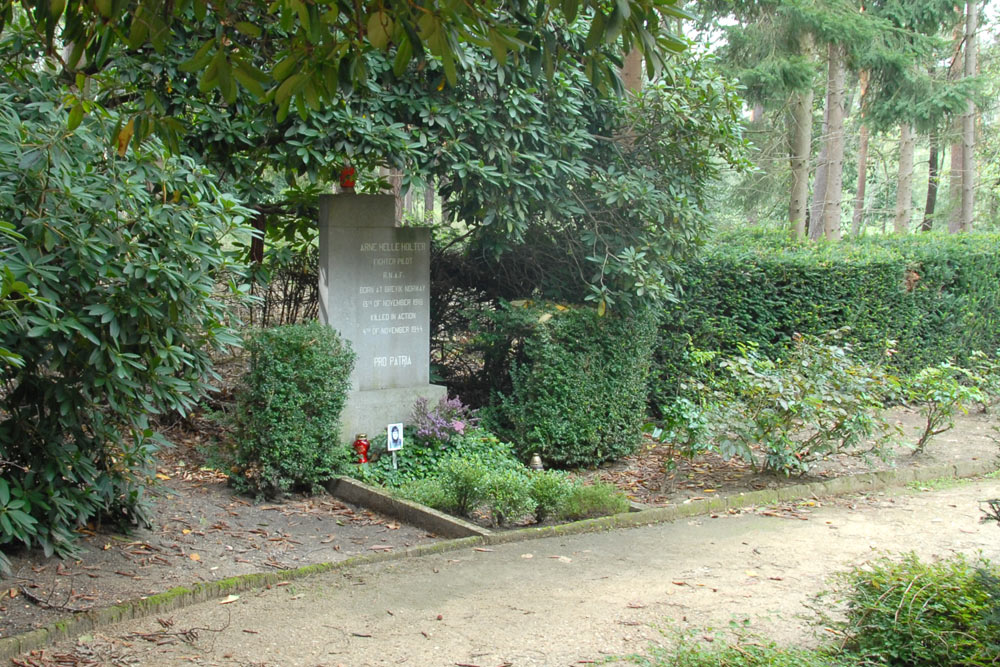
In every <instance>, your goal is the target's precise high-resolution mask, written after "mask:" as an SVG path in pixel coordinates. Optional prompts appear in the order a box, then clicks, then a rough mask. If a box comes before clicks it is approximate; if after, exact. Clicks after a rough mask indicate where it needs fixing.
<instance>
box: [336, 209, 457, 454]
mask: <svg viewBox="0 0 1000 667" xmlns="http://www.w3.org/2000/svg"><path fill="white" fill-rule="evenodd" d="M394 221H395V200H394V198H393V196H392V195H357V194H353V193H347V194H338V195H324V196H322V197H320V219H319V319H320V321H321V322H323V323H324V324H327V325H329V326H331V327H333V328H334V329H336V330H337V331H339V332H340V334H341V335H342V336H343V337H344V338H346V339H347V340H349V341H350V342H351V346H352V347H353V348H354V352H355V353H356V354H357V360H356V361H355V364H354V373H353V375H352V377H351V385H352V387H351V393H350V395H349V396H348V400H347V405H346V407H345V408H344V412H343V414H342V415H341V439H342V440H344V441H350V440H353V438H354V434H355V433H360V432H365V433H379V432H382V431H384V430H385V428H386V425H387V424H392V423H397V422H406V421H407V419H408V418H409V416H410V410H411V409H412V407H413V402H414V401H415V400H416V399H417V398H420V397H424V398H427V399H428V401H430V402H432V403H434V402H437V401H438V400H439V399H440V398H441V397H442V396H444V395H446V389H445V388H444V387H441V386H437V385H432V384H430V383H429V377H430V230H428V229H416V228H406V227H396V226H395V224H394Z"/></svg>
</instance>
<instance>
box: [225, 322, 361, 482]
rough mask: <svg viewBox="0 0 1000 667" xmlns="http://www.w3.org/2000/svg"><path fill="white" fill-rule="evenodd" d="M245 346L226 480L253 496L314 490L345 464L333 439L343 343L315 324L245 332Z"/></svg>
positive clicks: (343, 394) (347, 367) (345, 363)
mask: <svg viewBox="0 0 1000 667" xmlns="http://www.w3.org/2000/svg"><path fill="white" fill-rule="evenodd" d="M246 348H247V351H248V353H249V355H250V362H249V368H248V371H247V373H246V375H245V376H244V377H243V379H242V380H241V382H240V385H239V387H238V388H237V391H236V412H235V416H234V421H235V427H236V429H235V451H234V452H233V454H234V467H233V471H232V473H233V474H232V475H231V477H230V480H231V482H232V484H233V485H234V486H235V487H236V488H238V489H240V490H243V491H248V492H251V493H254V494H256V495H259V496H276V495H281V494H284V493H288V492H290V491H293V490H302V489H304V490H314V489H317V488H318V487H319V486H320V485H321V484H322V483H323V482H325V481H327V480H329V479H330V478H331V477H333V476H334V475H336V474H338V473H339V472H340V471H341V470H342V469H343V466H344V464H345V462H346V461H345V457H344V456H343V450H342V449H341V448H340V447H339V446H338V445H337V444H336V443H337V442H338V435H339V429H340V413H341V411H342V410H343V407H344V402H345V401H346V400H347V391H348V389H349V388H350V376H351V370H352V369H353V367H354V353H353V352H352V351H351V349H350V345H349V344H348V342H347V341H345V340H343V339H342V338H340V336H339V335H338V334H337V332H335V331H334V330H333V329H332V328H331V327H329V326H326V325H324V324H319V323H318V322H314V323H312V324H305V325H298V324H291V325H284V326H280V327H274V328H271V329H262V330H255V331H251V332H250V333H249V335H247V337H246Z"/></svg>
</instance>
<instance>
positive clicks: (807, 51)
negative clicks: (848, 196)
mask: <svg viewBox="0 0 1000 667" xmlns="http://www.w3.org/2000/svg"><path fill="white" fill-rule="evenodd" d="M799 48H800V50H801V52H802V55H803V56H805V57H806V58H807V59H809V60H812V52H813V37H812V35H811V34H809V33H808V32H807V33H804V34H803V35H802V36H801V37H800V38H799ZM812 107H813V89H812V86H808V87H807V88H806V89H805V90H802V91H798V92H795V93H792V98H791V111H790V113H789V125H790V135H791V142H790V146H789V156H788V157H789V162H790V166H791V170H792V192H791V196H790V198H789V202H788V223H789V225H788V226H789V231H790V233H791V236H792V238H793V239H795V240H797V241H801V240H803V239H805V237H806V210H807V209H806V206H807V205H808V200H809V156H810V155H811V153H812Z"/></svg>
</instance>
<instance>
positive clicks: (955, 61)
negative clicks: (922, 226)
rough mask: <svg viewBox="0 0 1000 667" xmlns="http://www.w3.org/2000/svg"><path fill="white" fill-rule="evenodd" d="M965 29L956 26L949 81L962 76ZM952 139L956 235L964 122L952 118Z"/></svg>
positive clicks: (951, 209)
mask: <svg viewBox="0 0 1000 667" xmlns="http://www.w3.org/2000/svg"><path fill="white" fill-rule="evenodd" d="M964 34H965V31H964V28H963V26H961V25H959V26H956V28H955V31H954V34H953V36H952V41H953V42H954V44H955V49H954V51H953V52H952V57H951V64H950V65H949V66H948V79H949V80H951V81H957V80H958V79H959V78H960V77H961V76H962V45H963V43H964ZM948 129H949V132H948V134H949V135H950V138H951V160H950V164H949V171H948V233H949V234H955V233H957V232H958V230H959V229H961V227H962V138H961V137H962V120H961V118H958V117H952V119H951V121H950V123H949V128H948Z"/></svg>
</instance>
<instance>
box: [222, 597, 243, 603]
mask: <svg viewBox="0 0 1000 667" xmlns="http://www.w3.org/2000/svg"><path fill="white" fill-rule="evenodd" d="M239 599H240V596H239V595H228V596H226V599H225V600H220V601H219V604H232V603H234V602H236V601H237V600H239Z"/></svg>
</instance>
